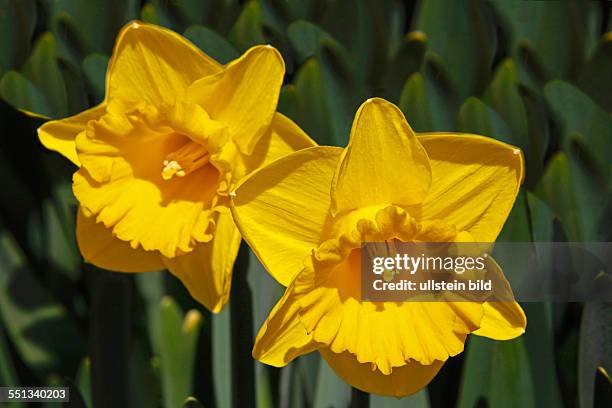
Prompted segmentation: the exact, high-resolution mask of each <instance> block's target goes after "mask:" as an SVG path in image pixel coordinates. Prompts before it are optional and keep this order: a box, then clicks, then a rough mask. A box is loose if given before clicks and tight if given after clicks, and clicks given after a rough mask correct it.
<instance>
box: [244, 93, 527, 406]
mask: <svg viewBox="0 0 612 408" xmlns="http://www.w3.org/2000/svg"><path fill="white" fill-rule="evenodd" d="M522 178H523V159H522V155H521V154H520V151H519V150H518V149H516V148H514V147H512V146H509V145H507V144H504V143H501V142H498V141H495V140H493V139H489V138H486V137H482V136H475V135H463V134H444V133H424V134H419V135H415V133H414V132H413V131H412V129H410V127H409V125H408V123H407V122H406V120H405V118H404V116H403V115H402V113H401V112H400V110H399V109H398V108H397V107H396V106H394V105H393V104H391V103H389V102H386V101H384V100H382V99H371V100H369V101H367V102H366V103H364V104H363V105H362V106H361V108H360V109H359V111H358V112H357V114H356V116H355V120H354V122H353V127H352V130H351V135H350V142H349V145H348V147H347V148H345V149H341V148H336V147H312V148H308V149H305V150H302V151H299V152H296V153H293V154H291V155H289V156H286V157H284V158H282V159H279V160H277V161H275V162H274V163H272V164H270V165H268V166H267V167H265V168H262V169H260V170H258V171H257V172H255V173H253V174H252V175H251V176H250V177H248V178H247V179H246V180H245V181H244V182H243V183H242V184H241V185H240V186H239V187H238V188H237V190H236V192H235V195H234V197H233V198H232V213H233V214H234V219H235V221H236V223H237V225H238V227H239V228H240V231H241V232H242V234H243V236H244V237H245V239H246V240H247V242H248V243H249V244H250V246H251V248H252V249H253V250H254V251H255V253H256V254H257V256H258V257H259V259H260V260H261V262H262V263H263V264H264V266H265V267H266V269H267V270H268V271H269V272H270V273H271V274H272V275H273V276H274V277H275V278H276V279H277V280H278V281H279V282H280V283H281V284H283V285H285V286H287V289H286V291H285V293H284V295H283V297H282V298H281V300H280V301H279V302H278V303H277V304H276V306H275V307H274V309H273V310H272V312H271V314H270V316H269V317H268V319H267V320H266V322H265V323H264V324H263V326H262V328H261V329H260V331H259V334H258V336H257V339H256V343H255V346H254V349H253V356H254V357H255V358H256V359H258V360H260V361H262V362H264V363H266V364H270V365H273V366H284V365H285V364H287V363H288V362H290V361H291V360H292V359H294V358H295V357H297V356H299V355H302V354H305V353H308V352H311V351H314V350H318V351H319V352H320V353H321V354H322V355H323V357H324V358H325V360H327V362H328V363H329V365H330V366H331V367H332V368H333V369H334V370H335V372H336V373H337V374H338V375H339V376H340V377H341V378H343V379H344V380H345V381H346V382H348V383H349V384H351V385H352V386H354V387H356V388H359V389H361V390H364V391H367V392H372V393H377V394H383V395H394V396H398V397H400V396H405V395H409V394H412V393H414V392H416V391H418V390H419V389H421V388H423V387H424V386H425V385H427V384H428V383H429V381H431V379H432V378H433V377H434V376H435V375H436V373H437V372H438V371H439V370H440V368H441V367H442V365H443V364H444V362H445V361H446V360H447V359H448V358H449V357H451V356H454V355H457V354H458V353H461V352H462V351H463V348H464V343H465V340H466V337H467V335H468V334H470V333H474V334H477V335H481V336H486V337H490V338H493V339H510V338H514V337H516V336H519V335H520V334H521V333H523V332H524V329H525V326H526V318H525V315H524V313H523V311H522V309H521V308H520V306H519V305H518V304H517V303H515V302H484V303H483V302H481V303H477V302H377V303H374V302H365V301H361V300H360V295H361V291H360V281H361V271H360V262H361V258H360V245H361V242H366V241H377V242H381V241H394V240H398V241H403V242H413V241H415V242H416V241H420V242H454V241H462V242H463V241H468V242H493V241H494V240H495V239H496V237H497V235H498V233H499V231H500V230H501V228H502V225H503V224H504V222H505V220H506V218H507V216H508V213H509V211H510V209H511V208H512V205H513V203H514V200H515V198H516V195H517V193H518V190H519V185H520V183H521V181H522Z"/></svg>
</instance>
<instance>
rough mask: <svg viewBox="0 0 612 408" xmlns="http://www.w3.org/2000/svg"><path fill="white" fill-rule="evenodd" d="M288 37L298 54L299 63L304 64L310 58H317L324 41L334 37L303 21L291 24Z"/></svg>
mask: <svg viewBox="0 0 612 408" xmlns="http://www.w3.org/2000/svg"><path fill="white" fill-rule="evenodd" d="M287 35H288V36H289V41H290V43H291V46H292V47H293V50H294V51H295V53H296V54H297V62H298V63H303V62H304V61H305V60H307V59H308V58H310V57H313V56H315V55H316V54H317V53H318V51H319V49H320V46H321V41H322V40H323V39H328V40H333V38H332V36H331V35H330V34H329V33H328V32H327V31H325V30H323V29H322V28H321V27H319V26H317V25H315V24H312V23H310V22H308V21H302V20H298V21H295V22H293V23H291V25H290V26H289V28H288V29H287Z"/></svg>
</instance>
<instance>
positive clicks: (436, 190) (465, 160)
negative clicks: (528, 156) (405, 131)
mask: <svg viewBox="0 0 612 408" xmlns="http://www.w3.org/2000/svg"><path fill="white" fill-rule="evenodd" d="M418 138H419V140H420V142H421V143H422V144H423V146H424V147H425V149H426V150H427V154H428V156H429V159H430V163H431V172H432V183H431V189H430V190H429V193H428V194H427V197H426V198H425V201H424V202H423V203H422V204H421V206H420V207H419V208H416V209H412V210H411V211H410V212H411V214H415V216H416V215H418V216H419V217H420V218H421V219H443V220H445V221H446V222H448V223H452V224H454V225H455V226H456V227H457V228H458V229H459V230H465V231H468V232H470V233H471V234H472V236H473V237H474V239H475V241H476V242H493V241H495V238H496V237H497V235H498V234H499V231H500V230H501V228H502V226H503V225H504V222H505V221H506V218H507V217H508V214H509V212H510V210H511V209H512V205H513V204H514V200H515V199H516V195H517V194H518V191H519V186H520V184H521V182H522V179H523V171H524V166H523V156H522V154H521V152H520V150H519V149H517V148H515V147H513V146H510V145H508V144H505V143H502V142H498V141H496V140H494V139H491V138H488V137H484V136H476V135H466V134H443V133H440V134H437V133H430V134H427V133H424V134H419V136H418Z"/></svg>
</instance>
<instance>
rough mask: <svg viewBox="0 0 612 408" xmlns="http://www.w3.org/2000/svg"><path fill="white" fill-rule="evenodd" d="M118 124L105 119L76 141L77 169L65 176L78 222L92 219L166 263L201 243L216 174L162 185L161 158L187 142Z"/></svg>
mask: <svg viewBox="0 0 612 408" xmlns="http://www.w3.org/2000/svg"><path fill="white" fill-rule="evenodd" d="M125 122H126V120H125V118H121V117H118V116H117V115H106V116H104V117H103V118H102V119H101V120H100V121H96V122H91V123H90V126H89V127H88V131H87V133H86V134H83V133H82V134H80V135H79V136H78V137H77V151H78V154H79V159H80V160H81V163H82V167H81V169H80V170H79V171H78V172H76V173H75V174H74V176H73V192H74V194H75V196H76V197H77V199H78V200H79V202H80V203H81V206H82V207H83V208H84V210H85V213H86V215H87V216H90V215H91V214H95V216H96V220H97V222H103V223H104V225H105V226H106V227H107V228H112V230H113V233H114V234H115V235H116V236H117V237H118V238H120V239H122V240H124V241H128V242H130V244H131V245H132V247H133V248H136V247H138V246H139V245H141V246H142V247H143V249H145V250H158V251H160V252H161V253H162V254H163V255H165V256H168V257H173V256H175V255H176V254H177V253H186V252H189V251H191V250H192V249H193V248H194V246H195V245H196V244H197V243H199V242H207V241H209V240H210V239H211V237H212V236H211V235H210V234H211V231H210V228H211V222H212V221H211V219H210V216H211V211H212V210H211V206H212V205H213V203H214V200H215V199H216V188H217V184H218V177H219V172H218V171H217V170H216V169H215V168H214V167H213V166H212V165H211V164H206V165H204V166H202V167H200V168H198V169H197V170H195V171H193V172H192V173H190V174H188V175H186V176H185V177H174V178H172V179H171V180H164V179H163V177H162V167H163V161H164V159H165V157H166V156H167V155H168V154H169V153H171V152H174V151H178V150H179V149H181V148H182V147H184V146H185V145H186V144H188V143H193V142H191V140H190V139H189V138H187V137H186V136H183V135H180V134H177V133H172V134H168V135H160V134H158V133H156V132H154V131H152V130H150V129H147V128H145V127H137V128H130V125H129V122H128V124H126V123H125ZM143 152H146V154H143Z"/></svg>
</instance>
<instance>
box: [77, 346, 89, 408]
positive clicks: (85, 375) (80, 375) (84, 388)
mask: <svg viewBox="0 0 612 408" xmlns="http://www.w3.org/2000/svg"><path fill="white" fill-rule="evenodd" d="M75 382H76V384H75V385H76V386H77V388H78V389H79V393H80V394H81V397H83V400H84V401H85V404H86V405H87V406H88V407H93V404H92V402H91V361H89V358H88V357H85V358H84V359H83V361H82V362H81V365H80V366H79V371H77V374H76V378H75Z"/></svg>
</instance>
